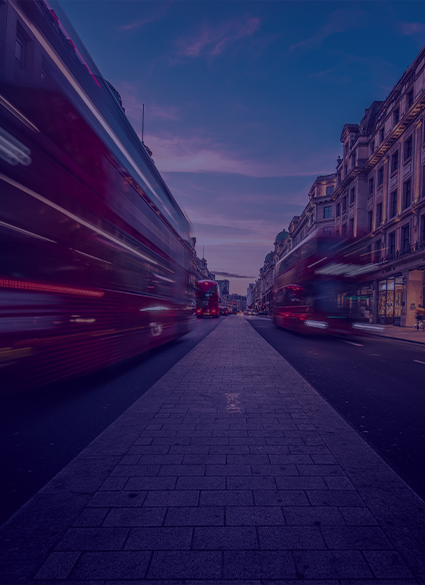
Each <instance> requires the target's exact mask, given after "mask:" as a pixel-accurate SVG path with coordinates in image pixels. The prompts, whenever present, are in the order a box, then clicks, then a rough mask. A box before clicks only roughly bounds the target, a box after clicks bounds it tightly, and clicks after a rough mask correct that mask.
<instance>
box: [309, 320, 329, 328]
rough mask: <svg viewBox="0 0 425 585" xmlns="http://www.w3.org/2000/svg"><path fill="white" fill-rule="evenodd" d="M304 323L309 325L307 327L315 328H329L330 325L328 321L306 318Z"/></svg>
mask: <svg viewBox="0 0 425 585" xmlns="http://www.w3.org/2000/svg"><path fill="white" fill-rule="evenodd" d="M304 325H307V327H314V328H315V329H327V328H328V327H329V325H328V324H327V323H326V321H312V320H311V319H306V320H305V321H304Z"/></svg>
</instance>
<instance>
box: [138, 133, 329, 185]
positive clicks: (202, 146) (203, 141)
mask: <svg viewBox="0 0 425 585" xmlns="http://www.w3.org/2000/svg"><path fill="white" fill-rule="evenodd" d="M145 142H146V143H147V144H149V147H150V149H151V150H152V151H153V157H154V159H155V162H156V164H157V166H158V168H159V170H160V171H161V172H167V173H227V174H236V175H245V176H248V177H296V176H316V175H321V174H328V173H329V169H331V168H332V167H333V166H334V164H335V160H334V159H335V158H336V156H335V154H334V153H315V154H313V155H312V156H311V157H310V158H306V157H303V158H300V157H295V156H294V155H292V156H291V155H287V154H285V155H282V156H280V158H279V156H278V157H277V158H276V160H275V161H272V162H261V161H260V159H259V158H258V159H256V158H254V157H252V156H247V155H246V154H245V153H243V152H236V151H235V150H234V149H229V148H227V147H226V146H225V145H223V144H221V143H218V142H214V140H212V139H211V140H209V139H207V138H203V137H183V136H162V137H160V136H157V135H155V136H149V137H148V136H146V137H145Z"/></svg>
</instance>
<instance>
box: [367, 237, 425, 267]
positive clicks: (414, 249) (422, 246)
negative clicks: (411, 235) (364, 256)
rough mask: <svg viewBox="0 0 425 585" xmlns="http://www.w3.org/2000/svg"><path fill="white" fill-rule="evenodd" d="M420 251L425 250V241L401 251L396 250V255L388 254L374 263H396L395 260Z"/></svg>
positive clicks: (405, 247)
mask: <svg viewBox="0 0 425 585" xmlns="http://www.w3.org/2000/svg"><path fill="white" fill-rule="evenodd" d="M420 250H425V239H423V240H420V241H419V242H415V243H414V244H409V245H407V246H404V247H403V248H402V249H401V250H396V251H395V252H394V254H387V255H386V256H381V257H379V258H374V260H373V263H374V264H381V263H383V262H384V263H387V262H394V260H398V259H399V258H403V257H404V256H408V255H409V254H413V253H414V252H418V251H420Z"/></svg>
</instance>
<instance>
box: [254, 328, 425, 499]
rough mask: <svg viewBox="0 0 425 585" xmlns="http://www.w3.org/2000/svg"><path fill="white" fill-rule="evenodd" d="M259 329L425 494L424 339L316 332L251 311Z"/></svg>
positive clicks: (416, 488) (421, 494)
mask: <svg viewBox="0 0 425 585" xmlns="http://www.w3.org/2000/svg"><path fill="white" fill-rule="evenodd" d="M248 320H249V323H250V324H251V325H252V327H254V329H255V330H256V331H257V332H258V333H259V334H260V335H261V336H262V337H263V338H264V339H265V340H266V341H267V342H268V343H270V345H271V346H272V347H273V348H274V349H275V350H276V351H278V352H279V354H280V355H281V356H282V357H284V358H285V359H286V360H287V361H288V362H289V363H290V364H291V365H292V366H293V367H294V368H295V369H296V370H297V372H299V373H300V374H301V375H302V376H303V377H304V379H305V380H307V382H309V384H311V385H312V386H313V388H314V389H315V390H317V391H318V392H319V393H320V394H321V395H322V396H323V397H324V398H325V399H326V400H327V401H328V402H329V403H330V404H331V406H332V407H333V408H335V410H337V411H338V412H339V413H340V414H341V415H342V417H343V418H344V419H345V420H346V421H347V422H349V423H350V424H351V425H352V427H353V428H354V429H356V430H357V431H358V432H359V433H360V434H361V435H362V436H363V438H364V439H365V440H366V441H367V442H368V443H369V444H370V445H371V446H372V447H373V448H374V449H375V450H376V451H378V453H379V454H380V455H381V457H382V458H383V459H385V460H386V461H387V463H389V465H390V466H391V467H392V468H393V469H394V470H396V471H397V473H398V474H399V475H400V476H401V477H402V478H403V479H404V480H405V481H406V482H407V483H408V484H409V485H410V486H411V487H412V488H413V489H414V490H415V491H416V492H417V493H418V494H419V495H420V496H421V497H422V498H425V469H424V465H423V462H424V453H425V419H424V416H423V413H424V412H425V393H424V384H425V383H424V378H425V345H419V344H418V345H416V344H412V343H407V342H405V341H398V340H395V339H388V338H383V337H359V338H349V339H338V338H324V339H322V338H316V337H307V336H301V335H297V334H295V333H291V332H288V331H285V330H283V329H278V328H277V327H275V326H274V325H273V322H272V320H271V319H269V318H265V317H248Z"/></svg>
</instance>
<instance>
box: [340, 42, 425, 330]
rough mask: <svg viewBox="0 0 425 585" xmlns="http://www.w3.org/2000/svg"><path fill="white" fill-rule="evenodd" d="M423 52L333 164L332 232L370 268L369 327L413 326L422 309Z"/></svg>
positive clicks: (354, 130)
mask: <svg viewBox="0 0 425 585" xmlns="http://www.w3.org/2000/svg"><path fill="white" fill-rule="evenodd" d="M424 69H425V48H424V49H422V51H421V52H420V53H419V55H418V56H417V58H416V59H415V60H414V62H413V63H412V64H411V65H410V67H409V68H408V69H407V70H406V71H405V73H404V74H403V75H402V77H401V79H400V80H399V81H398V82H397V84H396V85H395V87H394V88H393V89H392V91H391V92H390V94H389V95H388V97H387V98H386V99H385V100H384V101H382V102H373V103H372V105H371V106H370V108H368V109H367V110H366V112H365V115H364V117H363V119H362V120H361V122H360V124H358V125H357V124H346V125H345V126H344V128H343V130H342V133H341V142H342V144H343V156H342V158H340V159H339V160H338V166H337V185H336V188H335V191H334V193H333V199H334V203H335V215H336V219H335V231H336V232H337V233H339V234H341V235H343V236H344V235H347V236H354V238H355V239H356V241H357V244H356V249H357V251H358V252H359V253H360V254H362V255H365V256H366V258H367V259H368V260H369V261H370V262H371V263H374V264H376V269H375V270H374V271H373V272H371V273H370V275H369V277H368V281H367V282H364V283H363V286H362V290H361V291H360V292H361V294H362V295H366V296H367V297H368V300H367V302H368V305H369V307H370V309H371V311H372V314H373V320H374V321H375V322H379V323H386V324H394V325H401V326H411V325H413V323H414V321H415V314H416V309H417V307H418V306H419V305H422V304H424V270H425V111H424V110H425V73H424Z"/></svg>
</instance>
